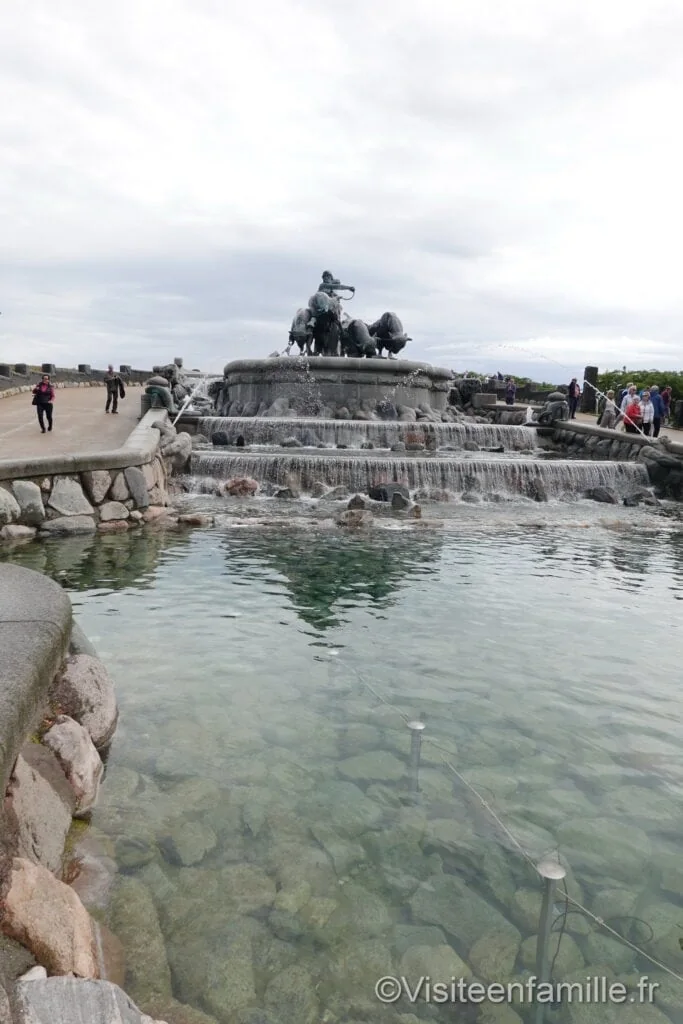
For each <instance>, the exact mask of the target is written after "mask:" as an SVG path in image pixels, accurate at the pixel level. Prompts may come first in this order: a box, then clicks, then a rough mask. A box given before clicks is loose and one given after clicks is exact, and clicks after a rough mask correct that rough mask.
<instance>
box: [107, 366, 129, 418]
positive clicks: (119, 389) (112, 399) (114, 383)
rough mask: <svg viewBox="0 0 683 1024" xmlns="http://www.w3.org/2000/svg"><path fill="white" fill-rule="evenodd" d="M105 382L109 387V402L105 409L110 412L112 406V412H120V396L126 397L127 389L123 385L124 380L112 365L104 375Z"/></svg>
mask: <svg viewBox="0 0 683 1024" xmlns="http://www.w3.org/2000/svg"><path fill="white" fill-rule="evenodd" d="M104 383H105V385H106V388H107V404H106V405H105V408H104V411H105V412H109V409H110V407H111V411H112V413H118V411H119V408H118V407H119V396H120V397H121V398H125V397H126V390H125V388H124V386H123V381H122V380H121V378H120V376H119V375H118V373H116V371H115V370H114V367H113V366H111V365H110V366H109V367H108V369H107V372H106V373H105V375H104Z"/></svg>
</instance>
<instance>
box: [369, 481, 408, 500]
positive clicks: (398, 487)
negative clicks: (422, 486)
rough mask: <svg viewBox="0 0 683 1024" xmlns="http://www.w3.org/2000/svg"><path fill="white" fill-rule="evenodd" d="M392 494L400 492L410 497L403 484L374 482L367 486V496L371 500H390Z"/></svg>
mask: <svg viewBox="0 0 683 1024" xmlns="http://www.w3.org/2000/svg"><path fill="white" fill-rule="evenodd" d="M394 494H401V495H403V497H404V498H410V491H409V490H408V488H407V487H406V486H405V484H393V483H387V484H375V485H373V486H372V487H369V488H368V497H370V498H372V500H373V501H386V502H391V500H392V498H393V496H394Z"/></svg>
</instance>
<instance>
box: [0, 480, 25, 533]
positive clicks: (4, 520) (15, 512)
mask: <svg viewBox="0 0 683 1024" xmlns="http://www.w3.org/2000/svg"><path fill="white" fill-rule="evenodd" d="M20 515H21V508H20V507H19V502H18V501H17V500H16V498H15V497H14V495H13V494H11V493H10V492H9V491H8V490H7V489H6V488H5V487H2V486H0V526H7V525H8V524H9V523H15V522H16V521H17V519H18V518H19V516H20Z"/></svg>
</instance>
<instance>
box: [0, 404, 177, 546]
mask: <svg viewBox="0 0 683 1024" xmlns="http://www.w3.org/2000/svg"><path fill="white" fill-rule="evenodd" d="M191 451H192V439H191V438H190V437H189V435H187V434H184V433H180V434H178V433H177V432H176V430H175V428H174V427H173V426H171V424H170V423H169V420H168V416H167V414H166V413H160V412H153V413H149V414H147V416H145V417H143V419H142V420H141V422H140V424H139V425H138V426H137V427H136V429H135V430H134V431H133V433H132V434H131V435H130V437H129V438H128V440H127V441H126V443H125V445H123V447H122V448H120V449H117V450H116V451H112V452H98V453H96V454H94V455H90V456H54V457H49V458H40V459H30V460H23V461H22V460H4V461H2V462H0V541H2V542H5V543H16V542H19V541H24V540H30V539H32V538H34V537H36V536H38V537H53V536H59V535H73V534H83V533H94V532H95V531H99V532H101V533H111V532H115V531H119V530H128V529H131V528H135V527H139V526H140V525H141V524H143V523H145V522H150V521H151V520H153V519H156V518H158V517H160V516H162V515H163V514H164V510H165V508H166V506H168V504H169V497H168V480H169V477H170V474H171V472H172V470H173V469H182V468H183V467H184V466H185V464H186V463H187V461H188V459H189V456H190V453H191Z"/></svg>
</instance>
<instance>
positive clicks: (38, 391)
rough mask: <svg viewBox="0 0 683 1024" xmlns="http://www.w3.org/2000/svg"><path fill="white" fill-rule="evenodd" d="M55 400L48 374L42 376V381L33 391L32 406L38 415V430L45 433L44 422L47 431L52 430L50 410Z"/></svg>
mask: <svg viewBox="0 0 683 1024" xmlns="http://www.w3.org/2000/svg"><path fill="white" fill-rule="evenodd" d="M54 400H55V389H54V388H53V387H52V384H51V383H50V375H49V374H48V373H44V374H43V379H42V380H41V381H40V383H39V384H36V386H35V387H34V389H33V404H34V405H35V407H36V412H37V413H38V423H39V424H40V429H41V430H42V432H43V433H45V420H47V429H48V430H52V409H53V403H54Z"/></svg>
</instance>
